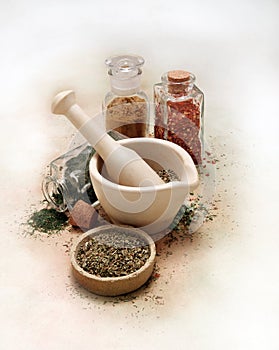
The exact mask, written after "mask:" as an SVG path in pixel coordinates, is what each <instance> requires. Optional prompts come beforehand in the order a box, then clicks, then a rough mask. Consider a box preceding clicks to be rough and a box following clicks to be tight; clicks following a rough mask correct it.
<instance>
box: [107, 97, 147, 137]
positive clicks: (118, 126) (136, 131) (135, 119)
mask: <svg viewBox="0 0 279 350" xmlns="http://www.w3.org/2000/svg"><path fill="white" fill-rule="evenodd" d="M147 112H148V109H147V103H146V101H145V99H143V98H140V97H139V96H130V97H116V98H114V99H113V100H112V101H111V102H110V103H109V104H108V106H107V110H106V128H107V130H112V129H113V130H116V131H118V132H120V133H121V134H123V135H126V136H128V137H144V136H146V124H147Z"/></svg>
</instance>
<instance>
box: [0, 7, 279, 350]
mask: <svg viewBox="0 0 279 350" xmlns="http://www.w3.org/2000/svg"><path fill="white" fill-rule="evenodd" d="M278 11H279V8H278V2H277V1H271V0H267V1H264V2H259V1H250V0H247V1H239V0H238V1H234V2H230V3H228V2H222V1H216V0H214V1H210V2H205V1H195V2H189V3H188V2H184V1H175V2H166V1H163V2H159V1H154V2H153V1H142V2H140V3H134V4H132V6H131V2H128V1H123V2H121V3H120V2H113V1H106V2H99V1H98V2H94V1H78V2H74V1H64V0H63V1H59V2H57V1H52V0H49V1H47V2H45V3H39V2H35V1H19V0H18V1H13V2H9V1H6V2H1V5H0V27H1V31H0V43H1V58H0V62H1V64H0V71H1V80H0V89H1V111H0V117H1V158H0V162H1V175H0V176H1V204H0V206H1V208H0V212H1V241H0V251H1V254H0V302H1V303H0V314H1V321H0V322H1V326H0V347H1V349H7V350H8V349H9V350H10V349H12V350H14V349H17V350H22V349H24V350H26V349H27V350H33V349H34V350H35V349H36V350H37V349H41V350H45V349H57V350H64V349H84V350H87V349H136V350H137V349H148V350H149V349H190V350H196V349H197V350H204V349H205V350H208V349H209V350H221V349H222V350H223V349H227V350H236V349H237V350H238V349H241V350H242V349H243V350H247V349H249V350H250V349H253V350H254V349H261V350H262V349H269V350H270V349H274V350H275V349H278V347H279V341H278V336H277V331H278V325H279V307H278V305H279V304H278V292H279V285H278V283H279V282H278V281H279V279H278V272H279V271H278V270H279V263H278V243H279V242H278V241H279V238H278V237H279V236H278V220H277V216H278V170H279V166H278V116H277V114H278V90H279V89H278V77H279V71H278V61H279V47H278V30H279V28H278ZM122 52H129V53H137V54H140V55H142V56H143V57H145V58H146V65H145V66H144V76H143V85H144V87H145V88H146V89H147V92H148V93H149V94H150V93H151V89H150V87H151V85H152V84H153V83H154V82H157V81H159V79H160V76H161V74H162V73H163V72H166V71H168V70H173V69H179V68H182V69H186V70H188V71H190V72H193V73H194V74H195V75H196V76H197V83H198V86H200V88H201V89H202V90H203V91H204V92H205V96H206V134H207V138H208V141H209V143H210V145H211V147H212V148H214V149H215V153H216V158H218V159H219V162H218V164H217V167H218V168H219V169H217V174H216V199H217V200H219V202H217V203H216V205H217V207H218V209H217V210H216V212H217V218H215V220H214V221H213V222H209V223H207V224H205V225H204V226H203V227H202V228H201V230H200V232H199V233H198V234H196V236H195V237H194V241H193V242H192V243H191V242H190V241H189V240H187V239H186V240H184V241H183V240H182V239H181V238H179V239H178V242H173V243H170V247H169V246H168V244H164V243H162V244H161V248H160V247H159V248H158V251H159V253H160V256H159V257H157V261H158V265H159V266H160V270H159V271H158V272H157V274H156V276H155V278H154V279H155V280H154V281H152V283H151V284H150V285H149V286H147V287H146V288H145V289H143V290H141V291H139V292H137V293H136V294H134V295H132V296H130V297H129V298H126V299H124V300H119V299H106V298H101V297H95V296H94V295H91V294H89V293H87V292H85V291H84V290H82V289H80V288H79V287H78V286H77V285H76V284H75V283H74V281H73V278H72V277H71V276H70V259H69V254H68V252H67V251H68V248H67V245H70V243H71V239H72V236H73V235H74V234H72V233H69V232H65V233H63V234H62V235H60V236H53V237H49V238H48V237H37V239H35V238H34V237H33V238H30V237H28V236H26V235H25V234H24V227H22V226H19V224H20V223H22V222H23V221H24V216H25V217H26V215H27V214H26V211H29V212H31V211H32V208H31V205H32V204H36V205H37V203H38V202H39V200H41V198H42V197H41V192H40V182H41V179H42V175H43V173H44V170H45V166H46V165H47V164H48V163H49V162H50V161H51V160H52V159H54V158H55V157H56V156H58V155H60V154H61V153H63V152H65V151H66V150H67V149H68V145H69V143H70V141H71V139H72V135H73V132H74V130H73V128H72V127H71V125H69V123H67V122H65V119H64V118H63V117H61V118H53V117H52V116H51V115H50V112H49V110H50V104H51V98H52V97H53V96H54V95H55V93H57V92H58V91H59V90H62V89H75V90H76V91H77V95H78V98H79V101H80V103H81V105H83V106H88V107H87V112H88V113H93V112H98V111H99V110H100V106H101V100H102V98H103V96H104V94H105V92H107V90H108V79H107V76H106V68H105V65H104V63H103V61H104V59H105V58H106V57H108V56H110V55H112V54H117V53H122ZM69 276H70V277H69Z"/></svg>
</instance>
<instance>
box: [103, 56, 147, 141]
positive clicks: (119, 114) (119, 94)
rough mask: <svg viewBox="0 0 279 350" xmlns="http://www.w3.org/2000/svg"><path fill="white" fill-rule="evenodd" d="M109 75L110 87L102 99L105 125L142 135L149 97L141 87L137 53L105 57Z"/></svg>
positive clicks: (108, 128) (127, 133)
mask: <svg viewBox="0 0 279 350" xmlns="http://www.w3.org/2000/svg"><path fill="white" fill-rule="evenodd" d="M105 63H106V65H107V66H108V74H109V76H110V83H111V91H110V92H108V93H107V94H106V96H105V99H104V101H103V112H104V115H105V120H106V129H107V131H109V130H116V131H118V132H120V133H121V134H123V135H126V136H128V137H144V136H146V133H147V126H148V124H149V103H148V97H147V95H146V94H145V92H143V91H142V90H141V74H142V70H141V67H142V66H143V64H144V59H143V58H142V57H140V56H133V55H122V56H112V57H110V58H108V59H106V61H105Z"/></svg>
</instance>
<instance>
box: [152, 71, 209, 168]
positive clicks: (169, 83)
mask: <svg viewBox="0 0 279 350" xmlns="http://www.w3.org/2000/svg"><path fill="white" fill-rule="evenodd" d="M161 80H162V81H161V82H160V83H158V84H155V85H154V103H155V126H154V134H155V137H156V138H161V139H165V140H168V141H171V142H174V143H176V144H178V145H180V146H181V147H183V148H184V149H185V150H186V151H187V152H188V153H189V154H190V155H191V157H192V159H193V161H194V163H195V164H196V165H198V164H201V163H202V158H203V155H202V154H203V137H204V121H203V119H204V116H203V113H204V95H203V93H202V91H201V90H200V89H199V88H198V87H197V86H196V85H195V76H194V75H193V74H191V73H189V72H187V71H184V70H174V71H169V72H167V73H165V74H163V75H162V78H161Z"/></svg>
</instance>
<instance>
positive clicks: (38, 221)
mask: <svg viewBox="0 0 279 350" xmlns="http://www.w3.org/2000/svg"><path fill="white" fill-rule="evenodd" d="M67 221H68V217H67V215H66V214H65V213H60V212H58V211H56V210H55V209H46V208H44V209H41V210H39V211H36V212H34V213H33V214H32V215H31V216H30V218H29V219H28V221H27V224H28V225H29V226H30V227H32V228H33V232H35V231H39V232H43V233H47V234H53V233H58V232H59V231H61V230H62V229H63V228H64V226H65V225H66V223H67Z"/></svg>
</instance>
